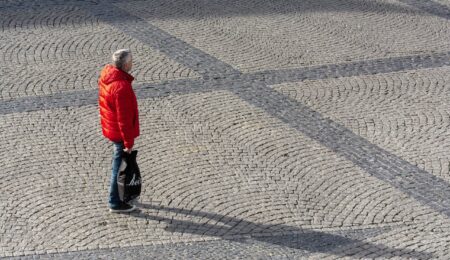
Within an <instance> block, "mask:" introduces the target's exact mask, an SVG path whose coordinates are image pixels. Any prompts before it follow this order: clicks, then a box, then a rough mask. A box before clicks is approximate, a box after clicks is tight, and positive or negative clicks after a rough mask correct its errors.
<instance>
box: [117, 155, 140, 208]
mask: <svg viewBox="0 0 450 260" xmlns="http://www.w3.org/2000/svg"><path fill="white" fill-rule="evenodd" d="M136 157H137V151H136V150H134V151H132V152H131V153H125V152H124V153H123V155H122V164H124V165H121V167H120V168H121V169H123V168H124V167H123V166H125V168H124V169H123V170H122V171H119V176H118V180H117V182H118V186H119V196H120V199H121V200H122V201H123V202H129V201H131V200H134V199H136V198H138V197H139V196H140V195H141V189H142V179H141V172H140V170H139V166H138V164H137V161H136Z"/></svg>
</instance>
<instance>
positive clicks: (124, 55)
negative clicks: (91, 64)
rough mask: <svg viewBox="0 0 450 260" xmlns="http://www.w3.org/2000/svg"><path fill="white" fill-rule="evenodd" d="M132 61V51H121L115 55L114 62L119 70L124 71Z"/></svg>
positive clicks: (113, 56)
mask: <svg viewBox="0 0 450 260" xmlns="http://www.w3.org/2000/svg"><path fill="white" fill-rule="evenodd" d="M130 59H131V51H130V50H129V49H120V50H117V51H115V52H114V53H113V55H112V62H113V65H114V66H116V67H117V68H119V69H123V66H124V65H125V64H127V62H129V61H130Z"/></svg>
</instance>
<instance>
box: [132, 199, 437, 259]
mask: <svg viewBox="0 0 450 260" xmlns="http://www.w3.org/2000/svg"><path fill="white" fill-rule="evenodd" d="M139 206H140V208H142V209H150V210H157V211H165V212H170V213H175V215H180V216H185V217H192V218H201V219H202V221H201V223H200V222H198V223H197V222H193V221H187V220H177V219H175V218H173V217H164V216H160V215H152V214H148V213H145V212H144V211H138V212H135V213H132V214H131V215H132V216H134V217H138V218H144V219H146V220H153V221H159V222H165V223H167V225H168V226H167V227H165V230H166V231H169V232H174V233H182V234H184V233H188V234H196V235H202V236H210V237H218V238H221V239H224V240H229V241H235V242H241V243H245V241H246V239H249V238H250V239H252V240H256V241H260V242H264V243H270V244H274V245H278V246H282V247H289V248H293V249H299V250H303V251H306V252H308V253H327V254H334V255H337V256H352V257H356V258H364V257H369V256H368V254H373V253H374V254H376V255H377V257H380V258H390V257H395V256H397V257H398V256H403V257H407V258H409V259H431V258H433V255H432V254H431V253H426V252H417V251H414V250H409V249H398V248H389V247H387V246H384V245H379V244H371V243H367V242H363V241H360V240H357V239H353V238H349V237H346V236H342V235H337V234H330V233H326V232H320V231H313V230H305V229H301V228H297V227H292V226H287V225H281V224H280V225H278V224H277V225H271V224H260V223H254V222H250V221H246V220H244V219H240V218H235V217H229V216H224V215H220V214H214V213H208V212H203V211H197V210H189V209H180V208H172V207H164V206H156V205H152V204H144V203H142V204H140V205H139ZM351 244H354V246H355V247H358V248H360V249H361V250H353V251H352V252H351V253H348V254H347V253H346V252H345V251H346V250H340V249H342V248H343V247H345V246H347V245H351ZM370 257H372V255H371V256H370Z"/></svg>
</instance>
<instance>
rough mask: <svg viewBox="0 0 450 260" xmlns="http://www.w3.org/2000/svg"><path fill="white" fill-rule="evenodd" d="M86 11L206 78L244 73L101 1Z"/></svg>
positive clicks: (88, 7)
mask: <svg viewBox="0 0 450 260" xmlns="http://www.w3.org/2000/svg"><path fill="white" fill-rule="evenodd" d="M84 8H87V11H89V12H90V13H91V14H92V15H93V16H95V17H98V18H99V19H100V20H101V21H103V22H105V23H107V24H109V25H111V26H113V27H114V28H117V29H118V30H120V31H122V32H124V33H125V34H127V35H129V36H131V37H133V38H135V39H137V40H140V41H142V42H143V43H145V44H147V45H149V46H150V47H152V48H154V49H156V50H158V51H160V52H161V53H163V54H165V55H166V56H167V57H169V58H171V59H172V60H174V61H176V62H178V63H179V64H182V65H184V66H187V67H188V68H190V69H192V70H194V71H195V72H197V73H199V74H200V75H202V76H204V77H206V78H209V77H212V78H214V77H215V76H218V75H224V74H240V72H239V71H238V70H236V69H234V68H233V67H232V66H230V65H228V64H226V63H224V62H222V61H220V60H218V59H216V58H214V57H212V56H211V55H209V54H207V53H205V52H203V51H201V50H199V49H197V48H195V47H193V46H191V45H189V44H187V43H185V42H184V41H182V40H180V39H177V38H176V37H174V36H172V35H170V34H169V33H167V32H165V31H163V30H161V29H159V28H158V27H156V26H154V25H152V24H150V23H148V22H147V21H145V20H144V19H142V18H140V17H137V16H135V15H133V14H130V13H128V12H127V11H125V10H122V9H120V8H118V7H115V6H113V5H111V4H110V3H108V2H100V3H99V4H98V5H92V6H84Z"/></svg>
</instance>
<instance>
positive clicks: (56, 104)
mask: <svg viewBox="0 0 450 260" xmlns="http://www.w3.org/2000/svg"><path fill="white" fill-rule="evenodd" d="M448 65H450V52H444V53H437V54H430V55H414V56H405V57H399V58H388V59H377V60H367V61H358V62H353V63H341V64H329V65H322V66H314V67H307V68H299V69H288V70H275V71H265V72H258V73H252V74H232V75H223V76H222V77H220V76H218V77H216V78H214V79H182V80H174V81H166V82H163V83H157V84H142V85H135V87H136V94H137V97H138V99H145V98H150V97H157V96H167V95H176V94H187V93H197V92H205V91H212V90H217V89H219V88H222V89H223V88H225V89H228V88H240V86H247V85H251V84H255V83H256V84H259V85H261V84H263V85H274V84H280V83H287V82H298V81H302V80H314V79H326V78H338V77H350V76H359V75H370V74H379V73H390V72H399V71H408V70H415V69H425V68H438V67H443V66H448ZM96 103H97V90H81V91H73V92H65V93H59V94H55V95H51V96H35V97H23V98H17V99H11V100H7V101H2V102H1V103H0V115H2V114H11V113H21V112H29V111H38V110H44V109H56V108H61V107H81V106H86V105H92V104H96Z"/></svg>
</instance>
